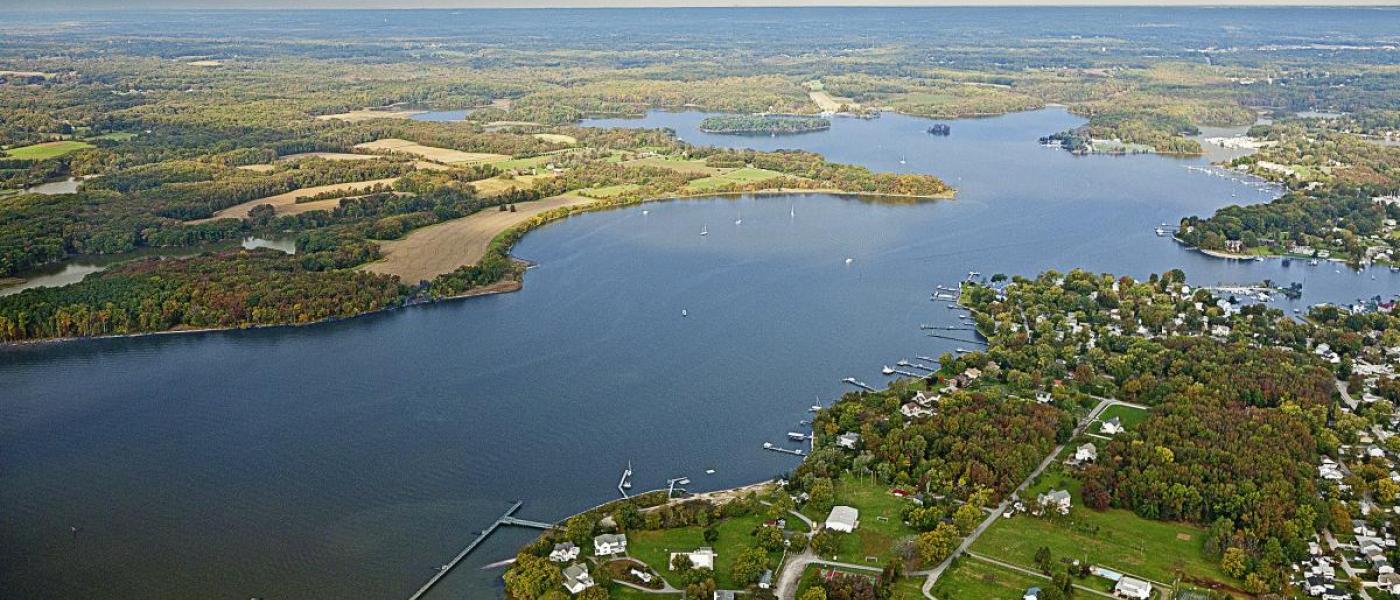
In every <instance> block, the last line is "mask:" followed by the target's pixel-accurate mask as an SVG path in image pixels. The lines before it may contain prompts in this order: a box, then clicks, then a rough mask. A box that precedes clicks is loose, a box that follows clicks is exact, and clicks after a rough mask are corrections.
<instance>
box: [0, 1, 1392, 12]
mask: <svg viewBox="0 0 1400 600" xmlns="http://www.w3.org/2000/svg"><path fill="white" fill-rule="evenodd" d="M818 5H821V6H833V5H834V6H1007V5H1016V6H1202V5H1207V6H1271V5H1291V6H1395V5H1400V0H992V1H985V0H0V7H3V8H13V9H21V10H24V9H39V10H44V9H91V8H99V9H148V8H273V9H276V8H553V7H603V6H608V7H637V8H640V7H662V6H667V7H676V6H818Z"/></svg>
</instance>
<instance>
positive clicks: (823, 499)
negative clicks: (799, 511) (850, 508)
mask: <svg viewBox="0 0 1400 600" xmlns="http://www.w3.org/2000/svg"><path fill="white" fill-rule="evenodd" d="M808 493H809V494H810V495H811V499H810V500H808V501H807V504H808V505H810V506H811V507H812V508H814V509H816V511H817V512H822V513H824V512H828V511H830V510H831V507H833V506H835V505H836V486H835V485H834V484H832V482H831V480H830V479H827V478H825V477H823V478H820V479H817V480H816V481H813V482H812V489H811V491H810V492H808Z"/></svg>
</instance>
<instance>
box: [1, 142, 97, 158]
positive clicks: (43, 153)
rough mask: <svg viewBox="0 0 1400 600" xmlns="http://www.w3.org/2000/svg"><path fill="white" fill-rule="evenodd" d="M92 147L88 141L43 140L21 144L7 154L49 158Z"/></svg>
mask: <svg viewBox="0 0 1400 600" xmlns="http://www.w3.org/2000/svg"><path fill="white" fill-rule="evenodd" d="M91 147H92V144H89V143H87V142H75V141H71V140H70V141H62V142H43V143H40V144H34V145H31V146H21V147H19V148H15V149H13V150H10V151H8V152H6V153H5V154H6V155H7V156H10V157H12V158H24V159H29V160H44V159H48V158H56V157H59V156H63V155H64V154H68V153H69V152H76V151H78V150H82V149H84V148H91Z"/></svg>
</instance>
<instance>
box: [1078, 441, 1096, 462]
mask: <svg viewBox="0 0 1400 600" xmlns="http://www.w3.org/2000/svg"><path fill="white" fill-rule="evenodd" d="M1098 459H1099V449H1098V448H1097V447H1095V446H1094V444H1093V442H1087V443H1085V444H1084V445H1083V446H1080V447H1078V448H1076V449H1075V450H1074V462H1076V463H1079V464H1083V463H1091V462H1094V461H1096V460H1098Z"/></svg>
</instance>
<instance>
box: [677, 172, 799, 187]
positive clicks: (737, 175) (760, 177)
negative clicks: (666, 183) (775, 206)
mask: <svg viewBox="0 0 1400 600" xmlns="http://www.w3.org/2000/svg"><path fill="white" fill-rule="evenodd" d="M782 175H783V174H782V173H779V172H777V171H769V170H768V169H755V168H753V167H743V168H740V169H734V170H733V171H729V172H726V173H723V174H720V175H712V176H710V177H705V178H703V179H696V180H694V181H691V182H690V183H688V184H686V189H688V190H690V191H694V192H704V191H706V190H713V189H717V188H720V187H724V186H728V185H731V184H735V183H753V182H756V181H766V180H768V179H772V178H774V177H782Z"/></svg>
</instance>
